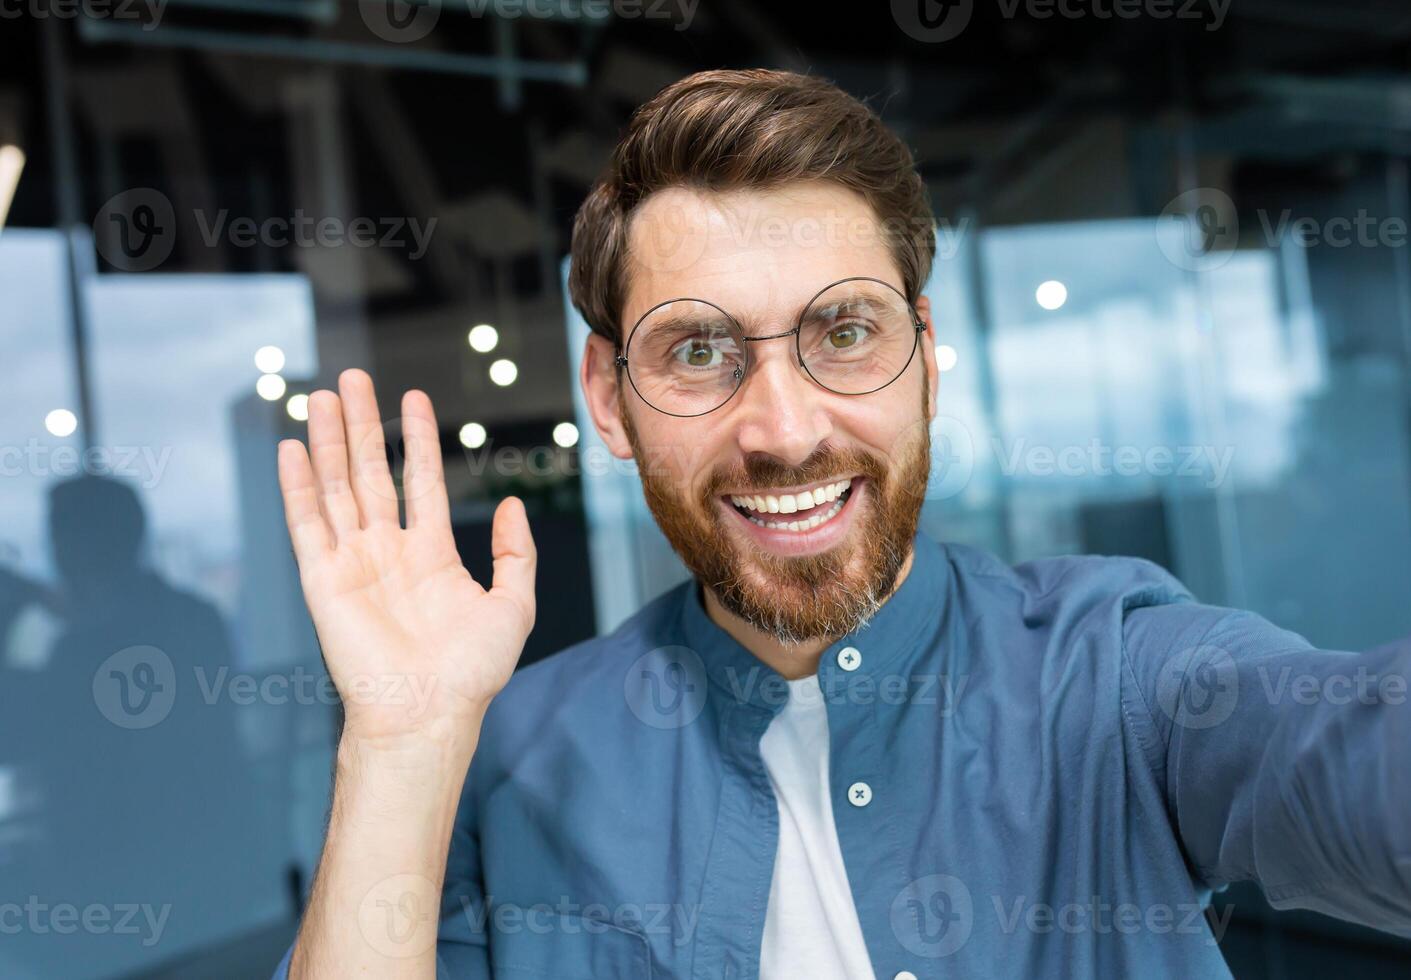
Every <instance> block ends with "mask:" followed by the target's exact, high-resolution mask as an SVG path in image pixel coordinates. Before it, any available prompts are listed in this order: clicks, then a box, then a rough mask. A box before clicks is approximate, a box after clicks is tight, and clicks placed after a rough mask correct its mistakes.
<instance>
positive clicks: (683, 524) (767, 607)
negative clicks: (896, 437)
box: [621, 386, 931, 645]
mask: <svg viewBox="0 0 1411 980" xmlns="http://www.w3.org/2000/svg"><path fill="white" fill-rule="evenodd" d="M925 404H926V402H925V391H924V386H923V399H922V406H923V408H922V416H921V420H920V423H919V424H917V425H914V426H908V427H907V429H906V431H905V432H904V434H903V436H902V439H903V440H905V443H899V444H898V445H897V446H896V449H895V451H894V453H893V456H894V458H895V459H896V462H895V464H894V465H893V466H891V467H889V466H887V464H886V462H885V461H884V460H882V459H881V458H879V457H878V456H876V455H874V454H872V453H868V452H863V451H862V450H857V449H833V448H831V447H829V446H827V445H824V446H821V447H820V448H819V449H818V450H817V451H816V452H814V453H813V454H812V455H811V456H809V458H808V459H806V460H804V462H803V463H802V464H800V465H799V466H788V465H786V464H783V463H780V462H779V461H778V460H775V459H772V458H770V457H767V456H756V457H750V458H747V459H745V460H744V461H743V462H742V463H741V464H739V465H737V466H735V467H733V468H723V469H721V470H718V471H716V472H714V473H712V474H711V477H710V479H709V480H708V481H707V482H706V486H705V488H704V489H703V491H702V494H701V499H699V500H696V501H690V500H687V499H686V498H685V497H683V496H682V495H681V494H679V493H678V492H677V489H676V487H675V486H674V485H673V483H672V481H671V480H670V478H669V477H668V476H666V475H665V474H663V473H661V472H659V471H658V470H657V469H656V468H655V467H654V466H652V465H650V454H649V453H648V452H647V451H646V450H645V448H644V447H643V446H642V444H641V442H640V440H639V439H638V436H637V432H636V429H635V428H634V427H633V425H632V420H631V417H630V416H629V415H628V414H627V412H626V410H625V406H621V407H622V409H623V411H622V419H623V423H624V426H625V427H626V430H627V438H628V440H629V441H630V442H631V444H632V453H633V456H634V457H635V458H636V461H637V465H638V471H639V472H640V474H641V478H642V489H643V491H644V494H645V496H646V500H647V506H648V508H650V510H651V512H652V516H653V517H655V518H656V522H657V524H658V526H660V527H661V530H662V533H663V534H665V535H666V539H667V541H668V542H670V544H671V547H672V548H673V549H674V550H675V552H676V554H677V555H679V556H680V558H681V560H682V561H683V562H684V563H685V565H686V567H687V568H688V569H689V570H690V571H691V574H692V575H694V576H695V577H696V580H697V581H699V582H700V583H701V584H702V585H704V586H705V587H706V588H708V589H710V590H711V591H712V592H713V593H715V596H716V598H717V599H719V601H720V604H721V605H722V606H724V607H725V608H726V609H728V610H729V611H730V612H732V613H734V614H735V615H736V616H738V617H740V618H741V619H742V620H744V621H745V622H746V623H749V624H750V625H751V626H753V627H754V628H755V629H758V630H760V631H761V632H763V633H766V634H768V635H770V636H772V637H773V638H774V639H775V640H777V641H778V642H780V643H784V644H791V645H794V644H800V643H806V642H809V641H812V640H818V639H829V640H831V639H834V638H836V637H839V636H843V635H845V634H847V633H851V632H853V631H854V630H856V629H858V628H860V627H861V626H863V625H864V624H866V623H867V621H868V620H869V619H871V618H872V616H873V614H875V613H876V612H877V610H878V609H879V608H881V606H882V604H883V603H884V602H885V601H886V600H887V598H888V597H889V596H890V595H891V593H892V590H893V588H894V587H895V586H896V582H897V576H898V575H899V574H900V572H901V569H902V567H903V565H905V563H906V559H907V557H908V555H910V553H911V545H912V539H913V538H914V537H915V536H916V528H917V524H918V523H919V521H920V518H921V505H922V504H923V503H924V502H925V487H926V480H927V478H928V476H929V475H930V463H931V438H930V430H929V427H928V426H927V425H926V414H925ZM852 474H860V475H861V476H864V477H866V478H867V489H866V496H865V499H863V500H860V501H857V502H856V503H860V504H862V505H863V506H864V511H863V513H861V514H859V515H857V517H856V518H855V521H856V526H855V527H853V528H852V529H851V531H850V533H849V536H848V539H847V540H846V541H845V542H844V543H842V544H840V545H838V546H837V547H836V548H833V549H831V550H829V551H826V552H823V553H822V554H817V555H801V556H797V557H780V556H778V555H772V554H769V553H767V552H764V551H762V550H760V549H758V548H754V547H751V546H746V547H748V548H749V552H750V553H749V554H744V553H742V550H743V549H742V548H740V547H739V546H737V545H736V544H735V543H734V542H735V535H733V534H730V533H727V532H726V530H725V528H724V527H723V522H724V521H727V520H733V518H730V517H728V516H726V515H723V514H721V512H720V510H719V507H718V503H717V502H718V500H719V499H720V496H721V494H722V493H724V492H725V491H727V490H731V491H735V492H742V491H743V492H748V491H750V490H753V489H761V490H762V489H767V488H770V487H782V486H798V485H803V484H813V483H824V482H827V481H828V480H829V479H830V478H835V477H839V476H848V475H852ZM854 492H856V491H854Z"/></svg>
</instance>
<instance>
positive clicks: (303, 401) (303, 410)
mask: <svg viewBox="0 0 1411 980" xmlns="http://www.w3.org/2000/svg"><path fill="white" fill-rule="evenodd" d="M284 410H285V411H286V412H288V413H289V417H290V418H291V419H293V420H294V421H295V422H307V421H308V420H309V396H308V395H291V396H290V397H289V401H287V402H285V404H284Z"/></svg>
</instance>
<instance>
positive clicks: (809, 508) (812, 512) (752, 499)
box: [725, 478, 853, 532]
mask: <svg viewBox="0 0 1411 980" xmlns="http://www.w3.org/2000/svg"><path fill="white" fill-rule="evenodd" d="M852 492H853V479H852V478H847V479H840V480H832V481H828V482H825V483H820V484H818V485H816V486H813V487H810V488H808V489H806V490H801V491H791V492H786V493H755V494H730V495H728V496H727V497H726V498H725V499H726V500H728V501H729V502H730V504H731V505H732V506H734V508H735V509H736V510H737V511H739V513H740V514H741V515H742V516H743V517H744V518H745V519H746V520H748V521H749V522H750V523H751V524H755V525H757V526H759V527H763V528H768V529H770V530H772V531H796V532H803V531H811V530H813V529H814V528H817V527H820V526H822V525H824V524H827V523H828V522H829V521H831V520H833V518H835V517H837V516H838V514H839V513H840V512H841V511H842V509H843V507H844V506H846V505H847V502H848V500H849V499H850V498H851V496H852Z"/></svg>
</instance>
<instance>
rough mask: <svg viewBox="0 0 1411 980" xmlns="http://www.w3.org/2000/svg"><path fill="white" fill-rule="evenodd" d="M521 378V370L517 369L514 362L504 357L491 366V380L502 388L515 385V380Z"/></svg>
mask: <svg viewBox="0 0 1411 980" xmlns="http://www.w3.org/2000/svg"><path fill="white" fill-rule="evenodd" d="M517 377H519V368H517V367H515V364H514V361H511V360H509V359H508V358H505V357H502V358H500V359H499V360H498V361H495V362H494V363H493V364H491V365H490V380H491V381H493V382H495V384H497V385H499V386H500V387H501V388H503V387H505V386H506V385H512V384H514V379H515V378H517Z"/></svg>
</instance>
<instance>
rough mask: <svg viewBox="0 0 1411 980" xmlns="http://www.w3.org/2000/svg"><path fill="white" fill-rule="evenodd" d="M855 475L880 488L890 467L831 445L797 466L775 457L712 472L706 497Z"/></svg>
mask: <svg viewBox="0 0 1411 980" xmlns="http://www.w3.org/2000/svg"><path fill="white" fill-rule="evenodd" d="M854 474H861V475H862V476H864V477H867V478H868V479H869V480H871V481H873V482H874V483H875V484H877V485H878V486H879V487H880V486H881V485H882V484H883V483H885V482H886V479H887V467H886V465H885V464H884V463H883V461H882V460H881V459H879V458H878V457H877V456H875V455H873V454H872V453H869V452H864V451H863V450H860V449H837V448H832V447H829V446H822V447H820V448H818V449H816V450H814V452H813V453H812V454H811V455H810V456H809V457H808V458H807V459H806V460H804V461H803V462H802V463H799V464H798V465H797V466H793V465H790V464H788V463H784V462H781V461H780V460H778V459H776V458H774V457H773V456H763V455H760V456H750V457H747V458H746V459H744V460H743V461H741V462H739V463H737V464H735V465H733V466H727V467H722V468H720V469H718V470H716V471H715V472H714V473H712V474H711V476H710V479H709V480H707V481H706V486H705V490H704V492H703V496H704V498H705V501H706V502H707V503H708V502H709V501H711V500H713V499H714V498H716V497H718V496H720V495H721V494H723V493H724V492H725V491H726V490H734V491H737V492H738V491H749V490H768V489H770V488H771V487H789V486H798V485H800V484H805V483H823V482H824V481H826V480H828V479H830V478H835V477H843V476H852V475H854Z"/></svg>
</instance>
